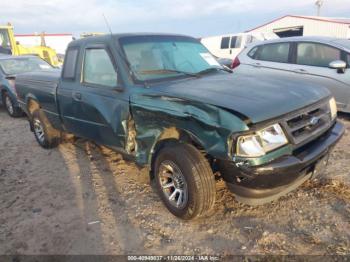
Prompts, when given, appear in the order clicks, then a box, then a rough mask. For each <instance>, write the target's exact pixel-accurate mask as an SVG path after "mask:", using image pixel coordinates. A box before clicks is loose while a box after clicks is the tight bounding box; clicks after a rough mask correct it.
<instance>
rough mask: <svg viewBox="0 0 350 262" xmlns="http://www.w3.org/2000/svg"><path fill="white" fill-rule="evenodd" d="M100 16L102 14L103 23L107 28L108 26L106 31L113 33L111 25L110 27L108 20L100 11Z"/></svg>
mask: <svg viewBox="0 0 350 262" xmlns="http://www.w3.org/2000/svg"><path fill="white" fill-rule="evenodd" d="M102 16H103V19H104V20H105V23H106V26H107V28H108V31H109V32H110V33H111V35H113V33H112V29H111V27H110V25H109V23H108V20H107V18H106V16H105V14H104V13H102Z"/></svg>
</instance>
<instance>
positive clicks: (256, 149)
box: [236, 124, 288, 157]
mask: <svg viewBox="0 0 350 262" xmlns="http://www.w3.org/2000/svg"><path fill="white" fill-rule="evenodd" d="M287 143H288V139H287V137H286V136H285V134H284V132H283V130H282V128H281V126H280V125H279V124H274V125H271V126H269V127H266V128H264V129H261V130H258V131H257V132H255V133H254V134H252V135H245V136H240V137H238V140H237V146H236V154H237V155H238V156H241V157H260V156H263V155H265V154H266V153H268V152H270V151H272V150H274V149H277V148H279V147H281V146H283V145H285V144H287Z"/></svg>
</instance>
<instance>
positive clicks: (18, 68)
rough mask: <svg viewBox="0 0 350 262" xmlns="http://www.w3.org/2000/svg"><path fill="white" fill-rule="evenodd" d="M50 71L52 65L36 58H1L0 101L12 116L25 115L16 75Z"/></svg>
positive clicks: (4, 56)
mask: <svg viewBox="0 0 350 262" xmlns="http://www.w3.org/2000/svg"><path fill="white" fill-rule="evenodd" d="M50 69H52V66H51V65H49V64H48V63H47V62H45V61H44V60H42V59H40V58H39V57H36V56H7V55H2V56H0V101H1V102H2V104H3V105H4V106H5V108H6V111H7V113H8V114H9V115H10V116H12V117H19V116H22V115H23V111H22V110H21V109H20V107H19V105H18V102H17V96H16V92H15V78H16V74H19V73H25V72H31V71H43V70H50Z"/></svg>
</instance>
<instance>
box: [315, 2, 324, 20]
mask: <svg viewBox="0 0 350 262" xmlns="http://www.w3.org/2000/svg"><path fill="white" fill-rule="evenodd" d="M315 5H316V6H317V16H320V14H321V7H322V5H323V0H316V2H315Z"/></svg>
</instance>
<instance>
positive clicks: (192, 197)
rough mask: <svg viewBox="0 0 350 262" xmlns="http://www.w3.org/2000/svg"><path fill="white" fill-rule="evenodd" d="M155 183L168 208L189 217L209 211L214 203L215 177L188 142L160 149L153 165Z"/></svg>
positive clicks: (173, 212) (185, 217)
mask: <svg viewBox="0 0 350 262" xmlns="http://www.w3.org/2000/svg"><path fill="white" fill-rule="evenodd" d="M154 172H155V173H154V175H155V180H156V181H155V185H156V188H157V191H158V193H159V195H160V197H161V199H162V201H163V203H164V204H165V206H166V207H167V208H168V210H169V211H170V212H171V213H172V214H173V215H175V216H177V217H179V218H182V219H185V220H189V219H193V218H196V217H201V216H204V215H206V214H207V213H209V211H210V210H211V209H212V208H213V206H214V203H215V195H216V190H215V178H214V174H213V172H212V170H211V168H210V166H209V163H208V161H207V159H206V158H205V157H204V156H203V155H202V154H201V153H200V152H199V151H198V150H197V149H196V148H195V147H194V146H192V145H188V144H178V145H175V146H169V147H165V148H163V149H162V150H161V151H160V152H159V153H158V155H157V157H156V160H155V165H154Z"/></svg>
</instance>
